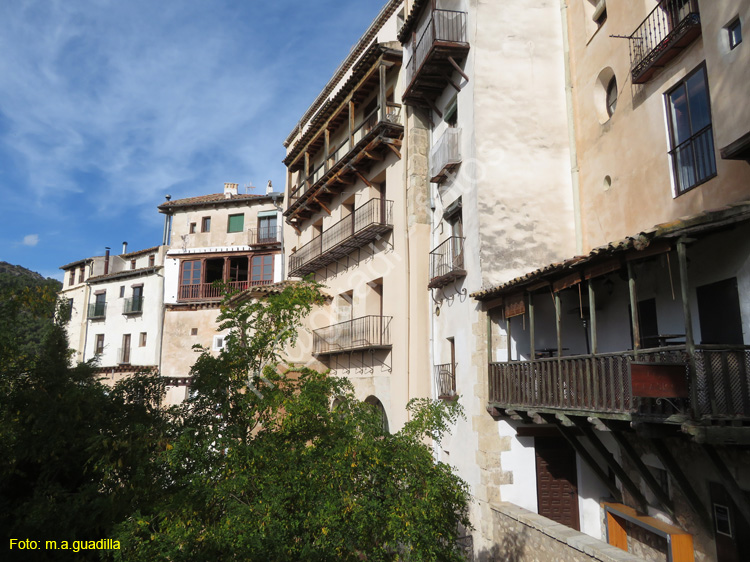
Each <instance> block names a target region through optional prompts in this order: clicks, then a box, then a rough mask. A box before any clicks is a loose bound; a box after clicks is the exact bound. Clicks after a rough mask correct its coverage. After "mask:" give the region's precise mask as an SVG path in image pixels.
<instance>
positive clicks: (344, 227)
mask: <svg viewBox="0 0 750 562" xmlns="http://www.w3.org/2000/svg"><path fill="white" fill-rule="evenodd" d="M392 214H393V201H388V200H384V199H370V200H369V201H368V202H367V203H365V204H363V205H361V206H359V207H358V208H356V209H355V210H354V212H353V213H352V214H350V215H349V216H347V217H344V218H343V219H341V220H340V221H339V222H337V223H336V224H334V225H333V226H331V227H330V228H328V229H326V230H325V231H324V232H323V233H322V234H320V235H318V236H316V237H315V238H313V239H312V240H311V241H310V242H308V243H307V244H305V245H304V246H302V247H301V248H300V249H299V250H297V251H295V252H293V253H292V254H291V255H290V256H289V275H290V276H291V277H302V276H304V275H307V274H308V273H312V272H313V271H317V270H318V269H320V268H321V267H325V266H326V265H328V264H330V263H333V262H334V261H336V260H337V259H339V258H342V257H344V256H346V255H348V254H350V253H351V252H352V251H354V250H356V249H357V248H361V247H362V246H364V245H365V244H368V243H371V242H374V241H375V240H377V239H378V238H380V237H381V236H382V235H383V234H384V233H386V232H388V231H389V230H391V229H392V228H393V219H392Z"/></svg>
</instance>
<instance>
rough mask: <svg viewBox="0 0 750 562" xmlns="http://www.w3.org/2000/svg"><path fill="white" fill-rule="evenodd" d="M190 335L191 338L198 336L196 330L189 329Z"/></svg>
mask: <svg viewBox="0 0 750 562" xmlns="http://www.w3.org/2000/svg"><path fill="white" fill-rule="evenodd" d="M190 335H191V336H197V335H198V328H190Z"/></svg>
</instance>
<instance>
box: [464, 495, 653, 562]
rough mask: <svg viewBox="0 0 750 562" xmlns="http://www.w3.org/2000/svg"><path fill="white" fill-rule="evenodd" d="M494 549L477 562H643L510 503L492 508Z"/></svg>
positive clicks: (478, 555)
mask: <svg viewBox="0 0 750 562" xmlns="http://www.w3.org/2000/svg"><path fill="white" fill-rule="evenodd" d="M492 518H493V520H492V524H493V529H494V536H495V546H493V547H492V549H491V550H489V551H487V550H484V551H480V552H479V553H477V558H476V559H477V560H478V561H479V562H501V561H502V562H532V561H533V562H588V561H592V562H594V561H601V562H642V561H643V559H642V558H638V557H637V556H634V555H632V554H630V553H628V552H625V551H624V550H620V549H619V548H617V547H614V546H611V545H609V544H607V543H605V542H603V541H600V540H597V539H595V538H593V537H590V536H588V535H585V534H583V533H580V532H578V531H575V530H573V529H571V528H570V527H566V526H564V525H560V524H559V523H556V522H555V521H552V520H551V519H547V518H546V517H542V516H541V515H537V514H536V513H532V512H530V511H528V510H526V509H523V508H522V507H518V506H517V505H514V504H512V503H507V502H502V503H499V504H497V505H494V506H493V507H492Z"/></svg>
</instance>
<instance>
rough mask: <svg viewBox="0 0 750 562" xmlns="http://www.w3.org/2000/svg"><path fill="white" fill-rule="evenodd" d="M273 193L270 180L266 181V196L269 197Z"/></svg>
mask: <svg viewBox="0 0 750 562" xmlns="http://www.w3.org/2000/svg"><path fill="white" fill-rule="evenodd" d="M272 193H273V185H272V184H271V180H268V185H267V186H266V195H271V194H272Z"/></svg>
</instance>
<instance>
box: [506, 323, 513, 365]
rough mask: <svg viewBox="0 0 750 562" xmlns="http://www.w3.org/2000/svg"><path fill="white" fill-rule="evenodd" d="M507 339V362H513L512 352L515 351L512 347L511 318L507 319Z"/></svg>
mask: <svg viewBox="0 0 750 562" xmlns="http://www.w3.org/2000/svg"><path fill="white" fill-rule="evenodd" d="M505 339H506V342H505V343H506V346H507V348H508V359H506V361H512V358H511V351H512V350H513V348H512V346H511V341H510V318H506V319H505Z"/></svg>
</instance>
